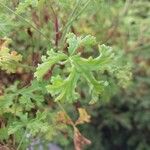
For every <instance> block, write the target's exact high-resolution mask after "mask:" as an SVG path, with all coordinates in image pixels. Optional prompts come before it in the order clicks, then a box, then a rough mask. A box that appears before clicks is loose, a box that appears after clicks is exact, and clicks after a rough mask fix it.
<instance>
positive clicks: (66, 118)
mask: <svg viewBox="0 0 150 150" xmlns="http://www.w3.org/2000/svg"><path fill="white" fill-rule="evenodd" d="M56 120H57V121H58V122H60V123H64V124H68V125H73V124H74V123H73V121H72V120H71V119H70V117H69V116H68V115H67V114H66V113H65V112H63V111H60V112H58V114H57V118H56Z"/></svg>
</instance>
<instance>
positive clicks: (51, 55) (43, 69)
mask: <svg viewBox="0 0 150 150" xmlns="http://www.w3.org/2000/svg"><path fill="white" fill-rule="evenodd" d="M47 55H48V57H46V56H42V62H43V63H42V64H39V65H38V67H37V69H36V72H35V74H34V76H35V77H36V78H37V80H41V79H42V77H43V76H44V75H45V74H46V73H47V71H48V70H49V69H51V67H52V66H53V65H54V64H56V63H58V62H59V61H62V60H65V59H67V55H65V54H63V53H60V52H58V53H56V52H54V50H53V49H51V50H50V51H48V52H47Z"/></svg>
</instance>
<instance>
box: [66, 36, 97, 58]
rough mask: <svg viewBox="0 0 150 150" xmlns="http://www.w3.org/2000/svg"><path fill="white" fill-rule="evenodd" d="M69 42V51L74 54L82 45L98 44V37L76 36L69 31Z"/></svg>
mask: <svg viewBox="0 0 150 150" xmlns="http://www.w3.org/2000/svg"><path fill="white" fill-rule="evenodd" d="M67 43H68V44H69V47H68V52H69V54H70V55H71V54H73V53H74V52H75V51H76V50H77V48H79V47H80V46H92V45H95V44H96V38H95V37H94V36H91V35H87V36H85V37H76V35H75V34H73V33H69V34H68V35H67Z"/></svg>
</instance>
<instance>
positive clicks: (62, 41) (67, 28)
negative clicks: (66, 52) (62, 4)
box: [60, 0, 91, 48]
mask: <svg viewBox="0 0 150 150" xmlns="http://www.w3.org/2000/svg"><path fill="white" fill-rule="evenodd" d="M90 1H91V0H87V1H86V2H85V4H84V6H83V8H82V9H81V10H80V11H79V12H78V13H77V15H76V16H74V14H76V11H77V10H78V7H79V6H80V3H79V2H80V1H78V3H77V5H76V7H75V8H74V10H73V12H72V14H71V15H70V17H69V21H68V23H67V24H66V25H65V27H64V29H63V33H62V38H61V42H60V43H61V45H60V47H61V48H63V44H64V42H65V36H66V34H67V32H68V30H69V28H70V26H71V25H72V23H73V22H74V21H75V20H76V19H77V18H78V17H79V16H80V15H81V14H82V12H83V11H84V10H85V9H86V7H87V6H88V4H89V2H90Z"/></svg>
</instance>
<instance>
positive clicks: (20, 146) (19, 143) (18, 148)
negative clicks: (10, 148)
mask: <svg viewBox="0 0 150 150" xmlns="http://www.w3.org/2000/svg"><path fill="white" fill-rule="evenodd" d="M26 131H27V130H25V133H24V134H23V136H22V138H21V141H20V143H19V145H18V147H17V149H16V150H19V149H20V147H21V144H22V143H23V139H24V137H25V135H26Z"/></svg>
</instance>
